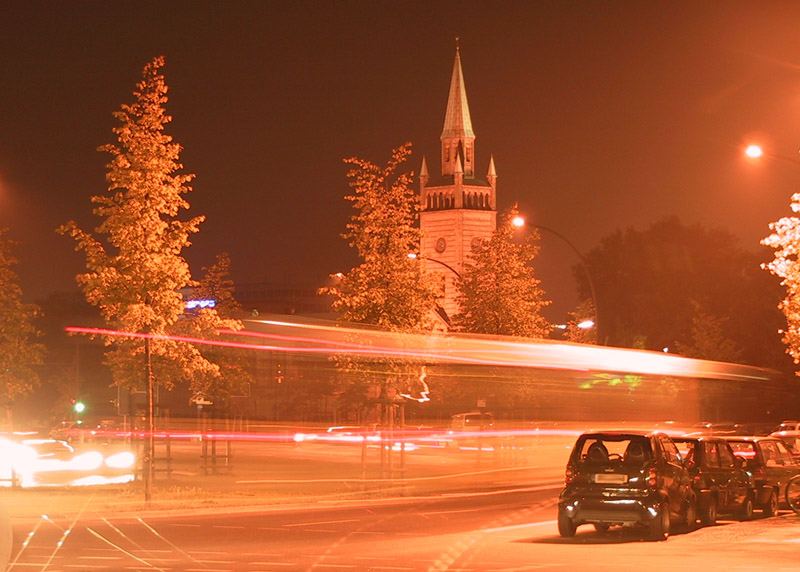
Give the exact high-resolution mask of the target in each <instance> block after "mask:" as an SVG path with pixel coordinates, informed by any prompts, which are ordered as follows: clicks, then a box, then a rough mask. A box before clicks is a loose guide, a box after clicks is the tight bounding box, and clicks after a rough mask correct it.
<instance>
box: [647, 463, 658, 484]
mask: <svg viewBox="0 0 800 572" xmlns="http://www.w3.org/2000/svg"><path fill="white" fill-rule="evenodd" d="M657 484H658V476H657V475H656V469H655V467H650V471H649V472H648V473H647V486H648V487H650V488H653V489H654V488H656V485H657Z"/></svg>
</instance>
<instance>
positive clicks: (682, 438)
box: [672, 435, 724, 441]
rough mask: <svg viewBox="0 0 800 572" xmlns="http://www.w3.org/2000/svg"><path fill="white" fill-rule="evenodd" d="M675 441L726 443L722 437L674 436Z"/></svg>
mask: <svg viewBox="0 0 800 572" xmlns="http://www.w3.org/2000/svg"><path fill="white" fill-rule="evenodd" d="M672 440H673V441H724V439H723V438H722V435H677V436H676V435H673V436H672Z"/></svg>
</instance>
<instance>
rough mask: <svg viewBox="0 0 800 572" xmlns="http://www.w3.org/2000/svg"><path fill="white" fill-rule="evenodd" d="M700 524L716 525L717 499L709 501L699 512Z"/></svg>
mask: <svg viewBox="0 0 800 572" xmlns="http://www.w3.org/2000/svg"><path fill="white" fill-rule="evenodd" d="M700 522H702V523H703V526H714V525H715V524H717V499H713V498H712V499H709V500H708V504H707V505H706V506H704V507H703V508H702V509H701V510H700Z"/></svg>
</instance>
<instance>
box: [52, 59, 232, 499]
mask: <svg viewBox="0 0 800 572" xmlns="http://www.w3.org/2000/svg"><path fill="white" fill-rule="evenodd" d="M163 66H164V58H163V57H156V58H154V59H153V60H152V61H151V62H149V63H148V64H147V65H145V67H144V71H143V74H142V80H141V81H140V82H139V83H138V84H137V86H136V90H135V91H134V102H133V103H131V104H123V105H122V106H121V108H120V110H119V111H117V112H115V113H114V117H115V118H116V119H117V120H118V121H119V125H118V126H117V127H115V128H114V129H113V132H114V134H115V135H116V143H111V144H108V145H104V146H102V147H100V148H99V150H100V151H104V152H107V153H109V154H110V155H111V160H110V161H109V163H108V164H107V166H106V167H107V170H106V181H107V183H108V186H107V193H106V194H104V195H97V196H94V197H92V202H93V203H94V204H95V205H96V206H95V208H94V209H93V212H94V214H95V215H97V216H98V217H100V218H102V219H103V221H102V223H101V224H100V225H99V226H98V227H97V228H96V229H95V235H92V234H90V233H88V232H85V231H83V230H81V229H80V228H79V227H78V226H77V224H76V223H75V222H74V221H70V222H68V223H67V224H65V225H63V226H62V227H61V228H60V229H59V231H60V232H61V233H62V234H67V235H69V236H71V237H72V238H73V239H74V240H75V241H76V250H79V251H83V252H84V254H85V258H86V267H87V272H85V273H82V274H79V275H78V276H77V281H78V283H79V284H80V286H81V287H82V288H83V292H84V295H85V296H86V299H87V300H88V301H89V303H91V304H93V305H96V306H98V308H99V309H100V312H101V314H102V315H103V318H104V320H105V321H106V323H107V324H108V325H109V326H110V327H111V328H114V329H117V330H121V331H124V332H130V333H137V334H143V336H144V338H145V339H144V340H142V339H140V338H135V337H111V336H109V337H107V338H106V339H105V340H104V341H105V343H106V345H108V346H109V347H110V350H109V351H108V352H107V354H106V362H107V364H108V365H109V366H110V367H111V370H112V377H113V380H114V382H115V383H116V384H118V385H122V386H126V387H146V388H147V392H148V404H149V405H148V425H149V429H150V434H151V437H150V443H149V446H148V453H149V454H146V455H145V464H146V470H145V473H146V477H145V497H146V498H148V499H149V496H150V488H149V487H150V481H151V478H150V477H149V476H148V475H149V473H150V469H151V468H152V465H151V462H150V461H151V460H152V453H153V443H152V429H153V427H154V426H153V398H152V396H153V386H154V385H155V383H158V384H160V385H162V386H164V387H167V388H170V387H172V386H173V385H174V384H175V383H176V382H177V381H179V380H182V379H185V380H187V381H188V383H189V385H190V387H191V389H192V391H193V392H195V393H200V392H202V391H203V390H204V389H205V388H206V387H207V385H208V383H209V379H216V378H218V377H219V375H220V372H219V367H218V366H217V365H216V364H214V363H212V362H210V361H209V360H207V359H206V358H205V357H203V355H202V353H201V352H200V350H199V349H198V348H197V347H195V346H193V345H191V344H187V343H184V342H178V341H174V340H171V339H169V338H168V336H170V335H171V334H173V333H174V332H176V331H179V330H180V326H181V324H180V322H181V320H182V318H183V317H184V302H183V296H182V290H183V289H185V288H188V287H191V286H192V285H193V284H194V282H193V280H192V278H191V274H190V271H189V265H188V263H187V262H186V260H185V259H184V258H183V256H182V254H181V252H182V250H183V249H184V248H186V247H188V246H189V245H190V242H189V237H190V235H192V234H194V233H196V232H198V229H199V225H200V223H201V222H202V221H203V220H204V217H203V216H195V217H192V218H189V219H187V220H181V218H180V217H179V215H180V212H181V211H182V210H186V209H188V208H189V203H188V202H187V201H186V199H185V198H184V195H186V194H187V193H189V192H190V191H191V187H190V185H189V183H190V182H191V181H192V179H193V178H194V175H191V174H187V173H182V172H181V171H182V169H183V165H182V164H181V163H180V162H179V157H180V152H181V146H180V145H179V144H178V143H175V142H174V141H173V139H172V137H171V136H170V135H168V134H166V133H165V126H166V124H167V123H169V122H170V121H171V120H172V118H171V117H170V116H169V115H167V113H166V110H165V107H164V106H165V104H166V103H167V85H166V83H165V80H164V76H163V75H162V73H161V68H162V67H163ZM193 327H194V328H195V331H203V332H212V331H215V330H217V329H219V328H239V327H241V325H240V324H239V323H238V322H237V321H235V320H223V319H221V318H219V316H218V315H217V314H216V312H215V311H214V310H203V311H201V312H200V313H199V315H198V316H196V317H195V318H194V322H193Z"/></svg>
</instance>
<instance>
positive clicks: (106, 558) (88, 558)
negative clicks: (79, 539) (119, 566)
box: [78, 556, 121, 560]
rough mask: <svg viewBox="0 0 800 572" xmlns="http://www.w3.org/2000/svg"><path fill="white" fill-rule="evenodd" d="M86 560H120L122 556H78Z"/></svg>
mask: <svg viewBox="0 0 800 572" xmlns="http://www.w3.org/2000/svg"><path fill="white" fill-rule="evenodd" d="M78 558H83V559H84V560H119V559H120V558H121V557H120V556H78Z"/></svg>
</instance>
